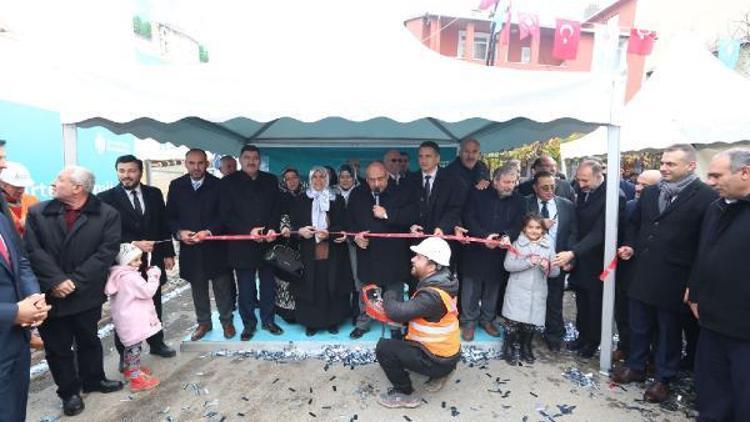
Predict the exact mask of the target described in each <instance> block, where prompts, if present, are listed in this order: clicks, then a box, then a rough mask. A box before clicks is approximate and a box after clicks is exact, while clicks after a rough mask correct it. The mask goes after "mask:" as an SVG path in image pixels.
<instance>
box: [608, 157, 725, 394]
mask: <svg viewBox="0 0 750 422" xmlns="http://www.w3.org/2000/svg"><path fill="white" fill-rule="evenodd" d="M695 167H696V153H695V149H694V148H693V147H692V146H691V145H688V144H678V145H673V146H671V147H669V148H667V149H665V150H664V152H663V153H662V157H661V167H660V171H661V175H662V180H661V181H660V182H659V184H658V185H654V186H649V187H647V188H645V189H644V190H643V192H642V193H641V197H640V199H639V200H638V203H637V204H636V208H635V212H634V213H633V219H632V224H633V231H634V233H635V234H636V236H637V237H635V239H637V240H636V242H635V244H632V243H631V245H630V246H623V247H622V248H621V250H620V251H619V252H620V257H621V258H623V259H629V258H630V257H631V256H632V255H633V252H635V253H636V254H637V261H636V262H635V274H634V277H633V278H632V280H630V286H629V289H628V297H629V320H628V322H629V324H630V350H629V352H630V353H629V355H628V358H627V360H626V361H625V366H624V367H622V368H618V370H617V371H615V372H614V373H613V375H612V380H613V381H615V382H617V383H621V384H627V383H630V382H634V381H637V382H642V381H643V380H644V379H645V375H646V374H645V369H646V360H647V358H648V357H649V355H650V352H651V350H652V348H653V352H654V363H655V364H656V381H655V382H654V383H653V384H652V385H651V386H649V388H648V389H646V392H645V395H644V396H645V399H646V400H647V401H650V402H656V403H660V402H663V401H664V400H666V399H667V398H668V396H669V390H668V386H669V382H670V381H671V380H672V379H674V377H675V376H676V375H677V371H678V370H679V365H680V357H681V356H682V331H681V329H682V320H683V319H685V318H686V317H689V316H690V314H689V312H688V309H687V307H686V306H685V304H684V303H683V300H682V299H683V295H684V292H685V288H686V287H687V282H688V279H689V277H690V272H691V270H692V266H693V262H694V261H695V258H696V254H697V252H698V246H699V242H700V227H701V224H702V223H703V216H704V215H705V213H706V210H707V209H708V207H709V205H710V204H711V203H712V202H713V201H714V200H715V199H716V197H717V195H716V192H714V191H713V190H712V189H711V188H710V187H709V186H708V185H706V184H705V183H703V182H701V181H700V179H698V176H697V175H696V174H695ZM631 246H632V247H631ZM654 336H655V337H654ZM696 337H697V336H696ZM693 344H694V343H693ZM691 355H692V353H691Z"/></svg>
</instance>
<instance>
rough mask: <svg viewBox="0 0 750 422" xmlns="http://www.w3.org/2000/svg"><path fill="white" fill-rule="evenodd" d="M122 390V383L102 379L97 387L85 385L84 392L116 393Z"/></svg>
mask: <svg viewBox="0 0 750 422" xmlns="http://www.w3.org/2000/svg"><path fill="white" fill-rule="evenodd" d="M120 390H122V382H120V381H115V380H108V379H106V378H104V379H102V380H101V381H99V382H98V383H97V384H95V385H84V386H83V392H84V393H91V392H94V391H96V392H97V393H104V394H107V393H114V392H115V391H120Z"/></svg>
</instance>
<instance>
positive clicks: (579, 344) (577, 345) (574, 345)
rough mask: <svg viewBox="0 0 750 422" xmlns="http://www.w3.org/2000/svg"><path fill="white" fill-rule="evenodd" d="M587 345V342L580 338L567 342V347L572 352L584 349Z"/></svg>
mask: <svg viewBox="0 0 750 422" xmlns="http://www.w3.org/2000/svg"><path fill="white" fill-rule="evenodd" d="M585 345H586V342H585V341H583V340H582V339H580V338H579V339H578V340H575V341H572V342H570V343H568V344H566V346H565V347H566V348H567V349H568V350H570V351H571V352H576V351H578V350H580V349H582V348H583V347H584V346H585Z"/></svg>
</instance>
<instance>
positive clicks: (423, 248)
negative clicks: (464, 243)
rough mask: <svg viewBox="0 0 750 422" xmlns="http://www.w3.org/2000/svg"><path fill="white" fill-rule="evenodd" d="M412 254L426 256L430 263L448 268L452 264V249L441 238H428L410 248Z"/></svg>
mask: <svg viewBox="0 0 750 422" xmlns="http://www.w3.org/2000/svg"><path fill="white" fill-rule="evenodd" d="M410 249H411V250H412V252H414V253H418V254H420V255H424V256H425V257H426V258H427V259H429V260H430V261H434V262H436V263H438V264H439V265H442V266H444V267H447V266H448V265H450V263H451V247H450V246H449V245H448V242H446V241H445V240H443V239H441V238H439V237H428V238H427V239H425V240H423V241H422V242H420V243H419V245H416V246H412V247H411V248H410Z"/></svg>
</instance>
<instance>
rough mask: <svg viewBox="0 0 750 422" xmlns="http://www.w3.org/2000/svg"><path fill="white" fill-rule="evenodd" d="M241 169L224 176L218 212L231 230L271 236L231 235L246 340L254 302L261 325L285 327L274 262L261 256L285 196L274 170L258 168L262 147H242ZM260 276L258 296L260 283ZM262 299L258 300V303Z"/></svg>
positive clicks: (276, 331)
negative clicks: (279, 319) (279, 315)
mask: <svg viewBox="0 0 750 422" xmlns="http://www.w3.org/2000/svg"><path fill="white" fill-rule="evenodd" d="M240 164H241V169H240V170H239V171H237V172H235V173H232V174H230V175H229V176H226V177H224V178H223V179H222V181H221V184H220V195H219V197H220V199H219V203H220V208H219V209H220V213H221V220H222V223H223V224H224V228H225V230H226V232H227V234H251V235H263V234H264V233H267V234H268V235H270V236H269V237H268V238H267V239H256V240H241V241H231V242H229V244H228V245H227V255H228V258H229V266H230V267H232V268H234V271H235V274H237V287H238V290H239V298H238V301H239V310H240V317H241V318H242V324H243V326H244V328H243V330H242V333H240V340H242V341H248V340H250V339H251V338H252V337H253V336H254V335H255V331H256V330H257V325H258V318H257V316H256V315H255V308H258V307H260V320H261V326H262V328H263V329H264V330H266V331H268V332H269V333H271V334H273V335H276V336H278V335H281V334H282V333H283V332H284V330H282V329H281V327H279V326H278V325H277V324H276V321H275V312H274V302H275V301H274V298H275V294H276V291H275V288H276V281H275V279H274V276H273V268H272V267H271V266H270V265H268V264H267V263H266V262H265V261H264V260H263V255H264V254H265V253H266V251H267V250H268V244H269V243H271V242H273V241H274V239H275V236H274V235H275V234H276V233H277V231H276V229H277V228H278V227H279V224H280V222H281V196H280V193H279V188H278V184H279V182H278V179H277V178H276V176H274V175H272V174H270V173H266V172H264V171H261V170H260V150H259V149H258V147H256V146H255V145H245V146H243V147H242V149H241V150H240ZM256 276H257V279H258V280H259V281H260V283H259V284H260V300H258V292H257V289H256V282H255V280H256ZM258 305H260V306H258Z"/></svg>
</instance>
